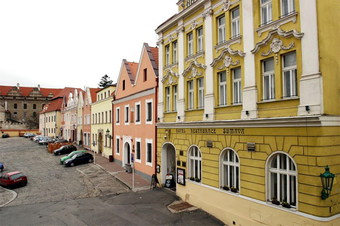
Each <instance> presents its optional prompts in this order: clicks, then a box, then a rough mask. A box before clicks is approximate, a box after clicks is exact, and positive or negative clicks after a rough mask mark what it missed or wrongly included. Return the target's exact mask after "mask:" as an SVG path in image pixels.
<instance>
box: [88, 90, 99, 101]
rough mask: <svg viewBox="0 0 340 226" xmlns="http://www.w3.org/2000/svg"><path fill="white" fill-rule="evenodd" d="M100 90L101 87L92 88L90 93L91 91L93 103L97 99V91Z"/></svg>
mask: <svg viewBox="0 0 340 226" xmlns="http://www.w3.org/2000/svg"><path fill="white" fill-rule="evenodd" d="M99 90H100V88H90V93H91V101H92V103H94V102H96V101H97V94H96V93H97V92H98V91H99Z"/></svg>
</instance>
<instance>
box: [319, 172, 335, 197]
mask: <svg viewBox="0 0 340 226" xmlns="http://www.w3.org/2000/svg"><path fill="white" fill-rule="evenodd" d="M334 177H335V175H334V174H333V173H331V172H329V167H328V166H326V167H325V172H324V173H322V174H320V178H321V183H322V192H321V198H322V199H323V200H325V199H327V198H328V197H329V195H330V194H331V191H332V187H333V181H334Z"/></svg>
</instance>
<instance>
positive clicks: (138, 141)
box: [136, 138, 141, 162]
mask: <svg viewBox="0 0 340 226" xmlns="http://www.w3.org/2000/svg"><path fill="white" fill-rule="evenodd" d="M136 162H141V139H140V138H136Z"/></svg>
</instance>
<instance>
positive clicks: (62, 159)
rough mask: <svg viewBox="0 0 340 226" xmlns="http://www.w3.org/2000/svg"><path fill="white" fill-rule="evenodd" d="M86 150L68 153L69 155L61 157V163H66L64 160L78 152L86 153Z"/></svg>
mask: <svg viewBox="0 0 340 226" xmlns="http://www.w3.org/2000/svg"><path fill="white" fill-rule="evenodd" d="M85 152H86V151H85V150H81V151H72V152H71V153H70V154H68V155H66V156H64V157H62V158H61V159H60V163H61V164H64V162H65V161H66V160H67V159H70V158H72V157H73V156H74V155H76V154H78V153H85Z"/></svg>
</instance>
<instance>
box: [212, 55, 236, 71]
mask: <svg viewBox="0 0 340 226" xmlns="http://www.w3.org/2000/svg"><path fill="white" fill-rule="evenodd" d="M239 63H240V61H239V60H237V61H233V59H232V58H231V57H230V56H229V55H226V56H225V57H224V60H223V65H222V67H219V68H217V69H219V70H222V69H224V68H229V67H230V65H232V66H235V65H238V64H239Z"/></svg>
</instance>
